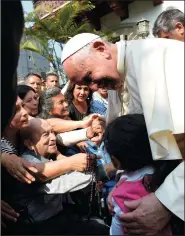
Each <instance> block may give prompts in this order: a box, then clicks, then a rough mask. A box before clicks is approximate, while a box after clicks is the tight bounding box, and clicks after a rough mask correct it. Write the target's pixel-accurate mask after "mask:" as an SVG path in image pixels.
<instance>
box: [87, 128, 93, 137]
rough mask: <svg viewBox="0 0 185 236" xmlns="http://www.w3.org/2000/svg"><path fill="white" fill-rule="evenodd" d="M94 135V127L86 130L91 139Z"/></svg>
mask: <svg viewBox="0 0 185 236" xmlns="http://www.w3.org/2000/svg"><path fill="white" fill-rule="evenodd" d="M94 135H95V132H94V131H93V129H92V127H89V128H87V131H86V136H87V138H88V139H91V138H93V137H94Z"/></svg>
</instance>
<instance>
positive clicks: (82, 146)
mask: <svg viewBox="0 0 185 236" xmlns="http://www.w3.org/2000/svg"><path fill="white" fill-rule="evenodd" d="M76 146H77V147H79V149H80V151H81V152H86V147H88V144H87V143H86V142H84V141H82V142H79V143H77V144H76Z"/></svg>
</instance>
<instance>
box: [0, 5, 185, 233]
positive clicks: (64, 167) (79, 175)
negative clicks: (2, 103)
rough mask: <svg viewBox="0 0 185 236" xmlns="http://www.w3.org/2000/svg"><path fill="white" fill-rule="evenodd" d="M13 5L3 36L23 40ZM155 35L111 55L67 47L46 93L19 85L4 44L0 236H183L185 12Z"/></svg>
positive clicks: (92, 38)
mask: <svg viewBox="0 0 185 236" xmlns="http://www.w3.org/2000/svg"><path fill="white" fill-rule="evenodd" d="M3 4H4V6H3V7H4V11H5V10H8V8H7V7H8V3H7V2H6V3H3ZM11 4H12V3H11ZM14 5H15V8H16V9H17V11H16V13H14V14H15V15H13V16H15V19H16V20H15V19H14V20H15V21H13V22H9V23H10V26H9V30H10V32H11V30H12V29H13V28H15V29H16V30H17V31H14V33H15V34H17V37H16V38H19V41H20V39H21V36H22V28H23V11H22V7H21V4H20V2H19V1H17V2H15V3H14ZM17 15H19V17H20V18H17ZM21 16H22V18H21ZM4 17H5V16H4ZM13 24H15V25H14V27H12V25H13ZM3 32H4V31H3ZM8 32H9V31H8ZM10 34H11V33H10ZM153 35H154V36H155V37H157V38H153V39H145V40H134V41H129V42H126V41H120V42H118V43H116V44H111V43H109V42H107V41H105V40H104V39H102V38H100V37H99V36H98V35H94V34H89V33H83V34H79V35H76V36H74V37H73V38H71V39H70V40H69V41H68V42H67V43H66V45H65V47H64V50H63V53H62V59H61V63H62V65H63V67H64V71H65V73H66V75H67V77H68V79H69V81H68V82H67V84H66V85H65V87H64V88H63V89H60V88H59V77H58V75H57V74H56V73H48V74H47V75H46V79H45V82H44V83H43V80H42V78H41V76H40V75H39V74H38V73H29V74H28V75H27V76H25V83H24V84H21V85H16V86H15V83H14V80H15V78H14V77H15V76H16V74H15V73H16V66H17V62H18V55H17V54H16V52H17V51H18V50H19V46H18V44H17V40H15V41H13V42H10V43H12V46H13V48H14V50H13V51H12V52H14V54H15V61H16V62H14V61H13V60H12V64H11V65H12V70H11V71H10V72H12V73H10V74H9V75H8V77H7V78H8V79H7V81H8V82H6V83H9V85H10V84H11V86H12V87H13V90H12V93H13V96H12V97H10V98H9V99H8V103H7V105H8V106H9V107H8V109H10V110H9V111H7V112H5V114H4V116H3V122H2V128H3V129H2V138H1V166H2V167H1V170H2V195H1V226H2V233H3V234H4V235H23V234H24V235H31V234H34V235H43V234H47V235H62V234H64V235H76V234H78V235H166V236H168V235H184V189H183V186H184V162H183V158H184V156H183V155H184V144H183V143H184V114H183V113H184V112H183V109H184V106H183V105H184V100H183V101H182V97H183V96H184V87H182V85H183V81H184V76H183V66H182V67H181V64H182V65H183V62H184V61H183V60H184V59H183V57H184V55H183V51H182V50H183V47H184V43H183V41H184V13H182V12H181V11H180V10H178V9H168V10H166V11H164V12H162V13H161V14H160V15H159V16H158V18H157V19H156V22H155V24H154V27H153ZM163 38H165V39H163ZM168 39H172V40H168ZM179 41H182V42H179ZM8 42H9V41H8ZM8 42H7V43H8ZM12 52H11V53H12ZM177 57H178V61H179V62H178V65H177V62H176V60H177ZM117 58H118V59H117ZM156 58H157V61H156ZM154 62H155V63H154ZM154 65H155V66H156V67H155V66H154ZM172 65H174V66H172ZM179 68H180V69H179ZM164 71H165V72H164ZM174 76H175V77H174ZM174 78H176V80H175V81H177V84H178V85H174ZM172 81H173V82H172ZM172 84H173V85H172ZM125 86H126V87H127V96H126V101H125V100H124V99H122V98H121V99H120V97H121V96H124V95H125V94H124V92H125V91H123V88H125ZM172 87H173V91H172ZM177 101H178V107H180V108H178V109H177V105H176V104H177ZM3 112H4V110H3ZM123 114H124V115H123Z"/></svg>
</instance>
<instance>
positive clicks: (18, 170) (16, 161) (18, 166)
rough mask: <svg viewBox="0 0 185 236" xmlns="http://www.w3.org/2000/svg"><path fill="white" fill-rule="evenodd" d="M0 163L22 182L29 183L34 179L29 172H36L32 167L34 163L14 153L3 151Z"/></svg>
mask: <svg viewBox="0 0 185 236" xmlns="http://www.w3.org/2000/svg"><path fill="white" fill-rule="evenodd" d="M1 164H2V165H3V166H4V167H5V168H6V170H7V171H8V172H9V174H10V175H12V176H13V177H14V178H16V179H17V180H19V181H21V182H23V183H28V184H31V183H32V182H34V181H35V178H34V176H33V175H32V174H31V173H30V172H33V173H37V172H38V170H37V169H36V168H35V167H34V164H32V163H30V162H28V161H26V160H24V159H23V158H20V157H18V156H17V155H14V154H11V155H10V154H8V153H3V154H2V160H1Z"/></svg>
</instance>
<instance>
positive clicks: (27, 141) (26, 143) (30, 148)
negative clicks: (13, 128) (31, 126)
mask: <svg viewBox="0 0 185 236" xmlns="http://www.w3.org/2000/svg"><path fill="white" fill-rule="evenodd" d="M24 145H25V146H26V147H27V148H28V149H29V150H31V151H33V150H34V147H33V145H32V142H31V141H30V140H28V139H25V140H24Z"/></svg>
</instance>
